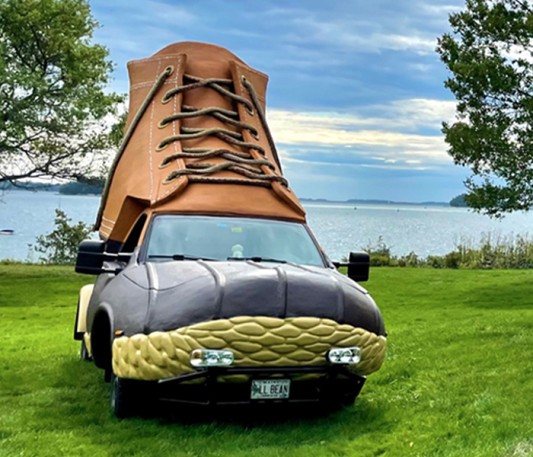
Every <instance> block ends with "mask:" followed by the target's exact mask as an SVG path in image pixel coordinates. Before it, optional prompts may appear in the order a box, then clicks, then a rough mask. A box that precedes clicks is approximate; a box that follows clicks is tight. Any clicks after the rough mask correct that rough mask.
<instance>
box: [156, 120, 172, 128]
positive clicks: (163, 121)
mask: <svg viewBox="0 0 533 457" xmlns="http://www.w3.org/2000/svg"><path fill="white" fill-rule="evenodd" d="M168 124H169V123H168V122H167V121H166V119H161V120H160V121H159V123H158V124H157V128H159V129H164V128H165V127H166V126H167V125H168Z"/></svg>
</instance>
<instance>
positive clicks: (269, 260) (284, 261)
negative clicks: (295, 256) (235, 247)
mask: <svg viewBox="0 0 533 457" xmlns="http://www.w3.org/2000/svg"><path fill="white" fill-rule="evenodd" d="M227 260H245V261H246V260H251V261H252V262H275V263H287V261H286V260H280V259H273V258H271V257H257V256H254V257H228V259H227Z"/></svg>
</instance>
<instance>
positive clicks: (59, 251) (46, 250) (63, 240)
mask: <svg viewBox="0 0 533 457" xmlns="http://www.w3.org/2000/svg"><path fill="white" fill-rule="evenodd" d="M55 211H56V217H55V219H54V229H53V230H52V231H51V232H50V233H47V234H46V235H41V236H39V237H37V242H36V245H35V250H36V251H37V252H40V253H41V254H44V255H43V256H42V257H41V258H40V260H41V261H43V262H46V263H51V264H54V265H66V264H73V263H75V262H76V256H77V254H78V246H79V244H80V243H81V242H82V241H83V240H85V239H87V238H88V237H89V235H90V233H91V231H92V228H91V227H90V226H89V225H87V224H84V223H83V222H78V223H77V224H72V223H71V219H70V218H69V217H68V216H67V215H66V214H65V212H64V211H61V210H60V209H56V210H55Z"/></svg>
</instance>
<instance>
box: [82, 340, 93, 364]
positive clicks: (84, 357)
mask: <svg viewBox="0 0 533 457" xmlns="http://www.w3.org/2000/svg"><path fill="white" fill-rule="evenodd" d="M80 359H81V360H92V359H93V358H92V357H91V354H90V353H89V350H88V349H87V345H86V344H85V339H82V340H81V346H80Z"/></svg>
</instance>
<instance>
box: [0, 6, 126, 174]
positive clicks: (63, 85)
mask: <svg viewBox="0 0 533 457" xmlns="http://www.w3.org/2000/svg"><path fill="white" fill-rule="evenodd" d="M97 26H98V24H97V22H96V21H95V20H94V19H93V18H92V16H91V12H90V8H89V4H88V1H87V0H0V182H6V181H7V182H12V183H20V180H24V179H31V178H49V177H56V178H70V179H72V178H74V179H79V178H82V177H84V176H87V175H91V174H92V173H93V172H95V171H98V172H100V170H101V168H102V156H101V154H102V153H103V152H104V151H106V150H108V149H109V147H110V145H111V142H112V139H111V138H110V135H109V130H110V125H109V124H110V119H111V123H112V119H113V116H112V114H113V113H114V112H115V109H116V106H117V103H118V102H119V101H121V100H122V96H119V95H117V94H114V93H108V92H106V90H105V89H106V86H107V83H108V81H109V75H110V73H111V71H112V68H113V66H112V63H111V62H110V61H109V60H108V59H107V57H108V50H107V49H106V48H105V47H103V46H101V45H98V44H94V43H92V41H91V39H92V35H93V32H94V30H95V28H96V27H97Z"/></svg>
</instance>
